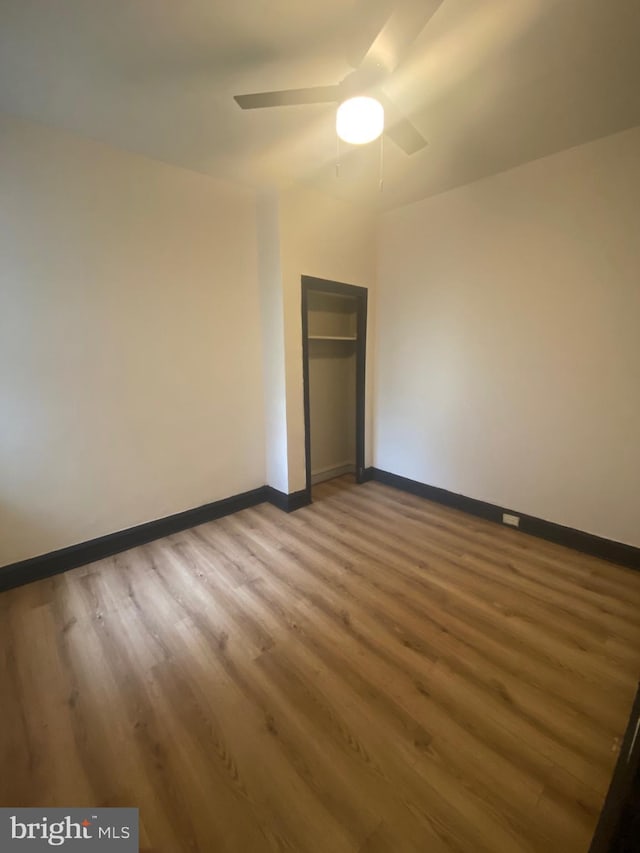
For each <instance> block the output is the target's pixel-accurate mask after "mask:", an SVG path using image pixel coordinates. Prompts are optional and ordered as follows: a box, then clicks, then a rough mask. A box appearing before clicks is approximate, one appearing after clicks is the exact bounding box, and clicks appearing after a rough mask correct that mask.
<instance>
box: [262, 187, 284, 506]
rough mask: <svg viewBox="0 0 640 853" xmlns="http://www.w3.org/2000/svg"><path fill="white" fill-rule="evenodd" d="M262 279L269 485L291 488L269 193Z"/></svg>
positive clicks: (275, 208) (275, 205)
mask: <svg viewBox="0 0 640 853" xmlns="http://www.w3.org/2000/svg"><path fill="white" fill-rule="evenodd" d="M257 236H258V278H259V283H260V312H261V320H262V377H263V383H264V409H265V472H266V481H267V485H268V486H272V487H273V488H274V489H278V491H280V492H285V493H286V492H288V491H289V468H288V461H287V397H286V384H285V353H284V305H283V292H282V267H281V262H280V201H279V196H278V193H276V192H265V193H263V194H261V195H260V197H259V199H258V204H257Z"/></svg>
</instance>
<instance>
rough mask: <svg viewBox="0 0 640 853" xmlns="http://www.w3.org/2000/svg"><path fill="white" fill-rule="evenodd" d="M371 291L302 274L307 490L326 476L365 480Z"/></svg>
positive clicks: (308, 491) (310, 492) (326, 477)
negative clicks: (366, 388) (368, 309)
mask: <svg viewBox="0 0 640 853" xmlns="http://www.w3.org/2000/svg"><path fill="white" fill-rule="evenodd" d="M366 333H367V289H366V288H365V287H356V286H355V285H353V284H342V283H341V282H337V281H329V280H327V279H321V278H313V277H311V276H302V373H303V387H304V425H305V455H306V474H307V485H306V488H307V494H308V495H309V498H310V499H311V498H312V487H313V486H314V485H316V484H318V483H321V482H324V481H325V480H330V479H334V478H336V477H339V476H344V475H347V474H348V475H351V476H353V477H354V478H355V480H356V482H358V483H361V482H362V481H363V480H364V471H365V467H364V425H365V359H366Z"/></svg>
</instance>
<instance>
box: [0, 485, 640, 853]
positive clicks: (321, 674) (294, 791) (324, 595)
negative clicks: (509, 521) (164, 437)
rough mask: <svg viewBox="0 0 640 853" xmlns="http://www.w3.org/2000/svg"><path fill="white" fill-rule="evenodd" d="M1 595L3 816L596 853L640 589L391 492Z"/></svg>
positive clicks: (347, 490) (146, 832) (377, 488)
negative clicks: (70, 813) (77, 811)
mask: <svg viewBox="0 0 640 853" xmlns="http://www.w3.org/2000/svg"><path fill="white" fill-rule="evenodd" d="M315 497H316V501H315V502H314V504H313V505H312V506H310V507H307V508H305V509H302V510H300V511H298V512H296V513H293V514H291V515H286V514H284V513H282V512H280V511H279V510H278V509H276V508H275V507H273V506H270V505H268V504H263V505H261V506H258V507H256V508H254V509H250V510H245V511H243V512H240V513H238V514H236V515H234V516H229V517H227V518H224V519H221V520H219V521H215V522H211V523H209V524H205V525H202V526H201V527H198V528H195V529H192V530H189V531H185V532H184V533H180V534H176V535H174V536H171V537H169V538H167V539H163V540H159V541H157V542H154V543H152V544H149V545H146V546H144V547H141V548H137V549H134V550H131V551H128V552H126V553H124V554H121V555H119V556H117V557H114V558H111V559H108V560H103V561H101V562H99V563H94V564H93V565H91V566H87V567H84V568H80V569H76V570H74V571H72V572H68V573H67V574H65V575H59V576H58V577H55V578H51V579H48V580H45V581H40V582H38V583H35V584H31V585H29V586H25V587H22V588H19V589H15V590H12V591H10V592H7V593H3V594H2V595H0V701H1V708H0V712H1V721H0V762H1V763H0V768H1V771H0V805H14V806H27V805H48V806H55V805H58V806H92V805H93V806H110V805H111V806H113V805H127V806H138V807H139V808H140V817H141V827H142V849H143V850H155V851H162V853H164V852H165V851H167V853H174V851H175V853H179V851H200V852H201V853H217V852H218V851H221V853H222V851H232V853H262V851H295V853H307V851H308V852H309V853H311V851H312V852H313V853H356V851H358V853H383V851H384V853H404V851H421V853H423V852H424V853H426V851H428V852H429V853H444V851H465V852H466V851H468V853H482V851H486V853H506V851H509V853H515V851H545V853H553V852H554V851H562V853H573V851H576V853H578V851H580V853H586V851H587V849H588V846H589V842H590V838H591V835H592V833H593V830H594V827H595V823H596V820H597V817H598V813H599V810H600V808H601V805H602V802H603V798H604V795H605V793H606V790H607V787H608V784H609V781H610V777H611V774H612V770H613V766H614V764H615V761H616V759H617V756H618V753H617V743H618V739H620V738H621V736H622V734H623V732H624V728H625V725H626V722H627V718H628V715H629V712H630V708H631V702H632V699H633V695H634V692H635V688H636V684H637V680H638V675H639V673H640V574H637V573H634V572H632V571H628V570H625V569H622V568H619V567H616V566H614V565H611V564H608V563H605V562H603V561H600V560H597V559H594V558H590V557H586V556H583V555H580V554H578V553H575V552H572V551H570V550H567V549H564V548H561V547H558V546H555V545H551V544H549V543H545V542H543V541H540V540H537V539H533V538H530V537H527V536H525V535H523V534H520V533H518V532H516V531H512V530H508V529H506V528H501V527H499V526H497V525H493V524H490V523H488V522H484V521H481V520H478V519H475V518H473V517H470V516H466V515H464V514H462V513H458V512H456V511H453V510H449V509H445V508H443V507H440V506H438V505H435V504H432V503H429V502H427V501H424V500H422V499H420V498H415V497H413V496H410V495H406V494H403V493H401V492H398V491H396V490H394V489H391V488H389V487H386V486H383V485H380V484H378V483H367V484H365V485H363V486H355V485H353V484H351V483H350V482H349V479H348V478H343V479H340V480H337V481H333V482H332V483H327V484H324V485H323V486H320V487H317V488H316V490H315Z"/></svg>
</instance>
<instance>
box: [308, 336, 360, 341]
mask: <svg viewBox="0 0 640 853" xmlns="http://www.w3.org/2000/svg"><path fill="white" fill-rule="evenodd" d="M308 338H309V340H310V341H357V340H358V339H357V337H356V336H355V335H349V336H348V337H345V336H344V335H308Z"/></svg>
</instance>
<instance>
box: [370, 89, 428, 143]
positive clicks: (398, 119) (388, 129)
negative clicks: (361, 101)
mask: <svg viewBox="0 0 640 853" xmlns="http://www.w3.org/2000/svg"><path fill="white" fill-rule="evenodd" d="M375 97H376V98H377V99H378V100H379V101H380V103H381V104H382V106H383V107H384V132H385V134H386V136H388V137H389V139H391V140H392V141H393V142H395V144H396V145H397V146H398V147H399V148H402V150H403V151H404V153H405V154H415V153H416V151H420V150H421V149H422V148H425V147H426V146H427V145H428V142H427V140H426V139H425V138H424V136H423V135H422V134H421V133H420V131H419V130H418V128H417V127H416V126H415V125H414V124H412V123H411V122H410V121H409V119H408V118H406V117H405V116H403V115H402V113H401V112H400V110H399V109H398V108H397V107H396V105H395V104H394V103H393V101H392V100H390V99H389V98H388V97H387V96H386V95H385V94H384V93H382V92H377V93H376V96H375Z"/></svg>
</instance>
